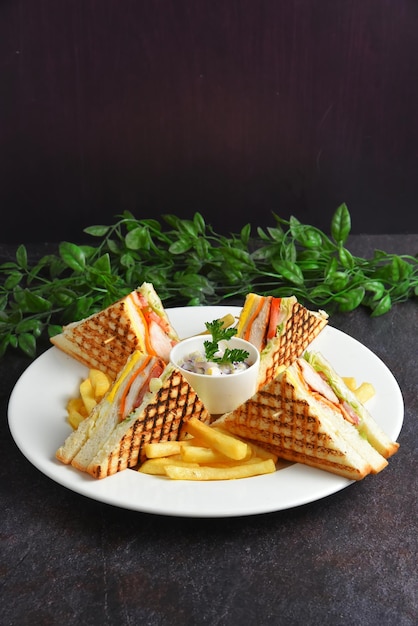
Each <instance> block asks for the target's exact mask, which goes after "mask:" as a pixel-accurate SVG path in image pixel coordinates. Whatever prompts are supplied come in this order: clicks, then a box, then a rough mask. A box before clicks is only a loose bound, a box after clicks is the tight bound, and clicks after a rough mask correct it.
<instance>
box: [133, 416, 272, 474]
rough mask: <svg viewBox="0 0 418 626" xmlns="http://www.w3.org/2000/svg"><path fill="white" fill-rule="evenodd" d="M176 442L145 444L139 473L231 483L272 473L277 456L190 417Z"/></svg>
mask: <svg viewBox="0 0 418 626" xmlns="http://www.w3.org/2000/svg"><path fill="white" fill-rule="evenodd" d="M185 430H186V431H187V432H186V433H183V434H184V435H185V436H184V438H183V439H181V440H180V441H166V442H161V443H148V444H145V448H144V449H145V454H146V456H147V459H146V461H144V463H143V464H142V465H141V466H140V468H139V470H138V471H139V472H142V473H143V474H153V475H159V476H165V477H168V478H172V479H174V480H199V481H205V480H231V479H237V478H248V477H249V476H257V475H260V474H270V473H272V472H274V471H276V463H277V456H276V455H275V454H272V453H271V452H268V451H267V450H265V449H264V448H262V447H261V446H258V445H256V444H254V443H252V442H251V443H249V442H247V441H244V440H243V439H240V438H239V437H236V436H235V435H231V434H230V433H226V432H225V431H223V430H221V429H219V428H217V427H216V426H215V425H208V424H205V423H203V422H201V421H200V420H198V419H197V418H196V417H191V418H190V419H189V421H188V422H187V424H186V426H185Z"/></svg>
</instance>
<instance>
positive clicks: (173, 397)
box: [86, 365, 210, 478]
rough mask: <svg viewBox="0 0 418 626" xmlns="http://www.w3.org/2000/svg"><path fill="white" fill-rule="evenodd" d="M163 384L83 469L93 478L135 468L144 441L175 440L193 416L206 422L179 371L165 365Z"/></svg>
mask: <svg viewBox="0 0 418 626" xmlns="http://www.w3.org/2000/svg"><path fill="white" fill-rule="evenodd" d="M166 370H167V371H166V374H167V375H166V376H165V378H164V382H163V385H162V387H161V388H160V389H158V391H156V392H154V393H153V394H151V398H149V399H148V400H147V401H146V402H144V403H143V404H142V405H141V407H139V409H137V410H136V411H135V412H134V413H132V414H131V416H130V417H129V418H128V419H126V420H124V421H123V422H121V423H119V424H118V425H117V426H116V427H115V428H114V430H113V431H112V433H111V434H110V436H109V437H108V438H107V440H106V442H105V443H104V444H103V446H102V447H101V448H100V449H99V450H97V452H96V454H95V455H94V457H93V459H92V461H91V462H90V464H89V465H88V467H87V470H86V471H87V472H88V473H89V474H91V475H92V476H94V477H95V478H104V477H105V476H110V475H112V474H115V473H116V472H119V471H121V470H124V469H126V468H136V467H137V466H138V465H139V464H140V463H141V462H143V461H144V460H145V454H144V445H145V444H146V443H148V442H158V441H170V440H175V439H178V437H179V435H180V432H181V430H182V427H183V425H184V424H185V423H186V422H187V420H188V419H189V418H190V417H191V416H192V415H193V416H194V417H197V418H198V419H201V420H202V421H205V422H209V420H210V415H209V413H208V411H207V410H206V409H205V407H204V405H203V403H202V401H201V400H200V399H199V397H198V396H197V394H196V392H195V391H194V390H193V389H192V387H190V385H189V383H188V382H187V381H186V379H185V378H184V377H183V375H182V374H181V372H180V371H179V370H177V369H176V368H174V367H173V366H172V365H168V366H167V368H166Z"/></svg>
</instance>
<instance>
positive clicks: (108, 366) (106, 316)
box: [51, 283, 179, 380]
mask: <svg viewBox="0 0 418 626" xmlns="http://www.w3.org/2000/svg"><path fill="white" fill-rule="evenodd" d="M178 341H179V337H178V335H177V331H176V330H175V329H174V328H173V326H172V325H171V323H170V320H169V318H168V315H167V313H166V311H165V310H164V307H163V305H162V302H161V300H160V298H159V296H158V294H157V293H156V291H155V289H154V287H153V285H152V284H151V283H143V284H142V285H141V286H140V287H139V288H138V289H136V290H134V291H132V292H131V293H130V294H128V295H127V296H125V297H124V298H121V299H120V300H118V301H117V302H115V303H114V304H111V305H110V306H108V307H107V308H106V309H104V310H102V311H99V312H98V313H94V314H93V315H90V316H89V317H87V318H85V319H83V320H80V321H78V322H72V323H70V324H68V325H66V326H64V327H63V329H62V332H61V333H59V334H58V335H55V336H54V337H52V338H51V342H52V343H53V344H54V346H56V347H57V348H59V349H60V350H62V351H63V352H65V353H66V354H68V355H70V356H71V357H73V358H75V359H76V360H78V361H79V362H81V363H83V365H85V366H87V367H89V368H96V369H99V370H101V371H103V372H105V373H106V374H107V375H108V376H110V378H111V379H112V380H114V379H115V378H116V376H117V374H118V372H119V371H120V370H121V369H122V368H123V366H124V365H125V363H126V360H127V358H128V356H129V355H130V354H132V352H134V351H135V350H140V351H141V352H143V353H147V354H152V355H154V356H159V357H161V358H162V359H164V361H165V362H166V363H168V361H169V355H170V350H171V348H172V347H173V345H174V344H175V343H177V342H178Z"/></svg>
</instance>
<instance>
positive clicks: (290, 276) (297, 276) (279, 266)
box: [272, 260, 304, 285]
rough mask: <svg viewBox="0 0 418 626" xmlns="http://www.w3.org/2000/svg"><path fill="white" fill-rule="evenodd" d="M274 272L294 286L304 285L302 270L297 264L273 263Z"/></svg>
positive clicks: (287, 262)
mask: <svg viewBox="0 0 418 626" xmlns="http://www.w3.org/2000/svg"><path fill="white" fill-rule="evenodd" d="M272 265H273V268H274V270H275V271H276V272H277V273H278V274H279V276H282V277H283V278H285V279H286V280H288V281H289V282H291V283H293V284H294V285H303V283H304V277H303V274H302V272H301V269H300V267H299V266H298V265H296V263H292V262H291V261H274V260H273V261H272Z"/></svg>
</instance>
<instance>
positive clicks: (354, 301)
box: [335, 287, 365, 312]
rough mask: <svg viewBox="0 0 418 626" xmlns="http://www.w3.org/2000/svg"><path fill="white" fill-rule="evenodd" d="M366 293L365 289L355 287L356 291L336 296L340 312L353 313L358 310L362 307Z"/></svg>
mask: <svg viewBox="0 0 418 626" xmlns="http://www.w3.org/2000/svg"><path fill="white" fill-rule="evenodd" d="M364 293H365V291H364V288H363V287H355V288H354V289H350V290H349V291H346V292H344V293H342V294H338V295H336V296H335V300H336V301H337V302H338V304H339V309H340V311H343V312H344V311H353V310H354V309H356V308H357V307H358V306H360V304H361V302H362V300H363V298H364Z"/></svg>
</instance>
